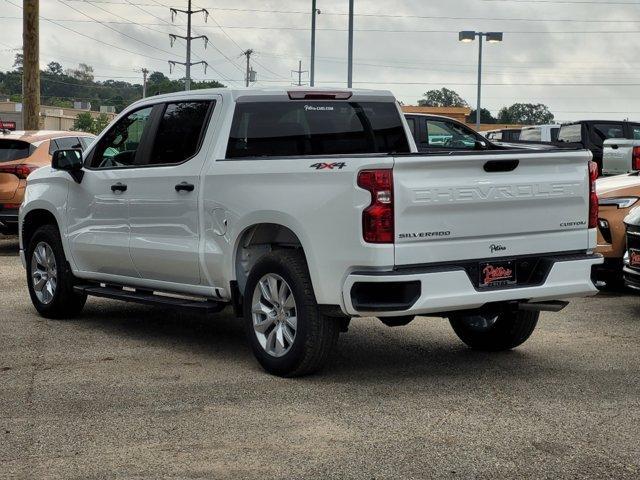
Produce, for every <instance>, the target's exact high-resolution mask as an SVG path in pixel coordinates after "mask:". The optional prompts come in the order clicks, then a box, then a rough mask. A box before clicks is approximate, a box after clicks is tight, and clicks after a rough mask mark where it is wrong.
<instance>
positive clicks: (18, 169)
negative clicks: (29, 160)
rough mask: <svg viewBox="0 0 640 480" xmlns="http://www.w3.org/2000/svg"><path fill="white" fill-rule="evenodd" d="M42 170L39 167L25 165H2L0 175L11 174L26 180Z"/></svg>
mask: <svg viewBox="0 0 640 480" xmlns="http://www.w3.org/2000/svg"><path fill="white" fill-rule="evenodd" d="M38 168H40V166H39V165H27V164H24V163H21V164H18V165H0V173H9V174H11V175H15V176H16V177H18V178H21V179H25V178H27V177H28V176H29V174H30V173H31V172H33V171H34V170H37V169H38Z"/></svg>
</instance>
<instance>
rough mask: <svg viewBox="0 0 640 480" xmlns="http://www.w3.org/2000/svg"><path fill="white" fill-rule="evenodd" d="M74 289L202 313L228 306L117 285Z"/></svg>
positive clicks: (88, 293) (215, 311)
mask: <svg viewBox="0 0 640 480" xmlns="http://www.w3.org/2000/svg"><path fill="white" fill-rule="evenodd" d="M73 289H74V290H75V291H76V292H78V293H84V294H86V295H91V296H93V297H102V298H111V299H113V300H122V301H124V302H133V303H143V304H145V305H156V306H160V307H167V308H175V309H179V310H195V311H198V312H201V313H217V312H220V311H221V310H222V309H224V307H226V306H227V304H225V303H221V302H216V301H213V300H206V299H202V300H197V299H193V298H188V297H181V296H177V295H175V296H170V295H162V294H156V293H153V292H150V291H148V290H134V289H129V288H126V289H125V288H122V287H117V286H111V285H107V286H104V287H102V286H98V285H77V286H75V287H73Z"/></svg>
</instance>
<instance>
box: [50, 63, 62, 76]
mask: <svg viewBox="0 0 640 480" xmlns="http://www.w3.org/2000/svg"><path fill="white" fill-rule="evenodd" d="M47 72H49V73H51V74H52V75H62V74H63V73H64V71H63V70H62V65H60V64H59V63H58V62H49V63H48V64H47Z"/></svg>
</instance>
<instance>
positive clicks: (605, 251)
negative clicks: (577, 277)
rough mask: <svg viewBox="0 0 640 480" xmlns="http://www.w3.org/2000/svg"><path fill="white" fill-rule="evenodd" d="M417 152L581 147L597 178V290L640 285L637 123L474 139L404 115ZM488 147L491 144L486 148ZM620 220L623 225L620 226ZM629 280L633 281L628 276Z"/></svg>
mask: <svg viewBox="0 0 640 480" xmlns="http://www.w3.org/2000/svg"><path fill="white" fill-rule="evenodd" d="M406 117H407V121H408V122H409V127H410V129H411V131H412V133H413V134H414V138H415V140H416V144H417V145H418V149H419V150H420V151H422V152H425V153H426V152H429V151H433V152H435V151H438V150H443V149H447V150H451V149H460V150H465V149H487V148H495V145H498V146H501V147H503V148H506V149H518V148H520V149H523V148H524V149H541V150H547V149H554V148H568V149H569V148H570V149H574V148H576V147H583V148H587V149H588V150H590V151H591V153H592V155H593V160H594V161H595V162H596V163H597V164H598V168H599V171H600V172H601V173H602V176H600V178H598V180H597V182H596V189H597V194H598V197H599V216H598V247H597V252H598V253H601V254H602V255H603V256H604V257H605V262H604V264H603V265H598V266H596V267H595V268H594V279H595V280H596V281H598V282H600V283H601V285H602V286H606V287H609V288H620V287H622V286H623V285H624V284H625V283H626V284H627V285H630V286H636V287H637V286H640V277H638V275H640V208H638V209H636V210H637V212H636V211H635V210H634V209H635V207H640V203H638V201H639V200H640V175H639V173H640V123H634V122H628V121H621V122H615V121H609V120H606V121H605V120H603V121H599V120H583V121H578V122H573V123H567V124H562V125H559V124H553V125H536V126H530V127H523V128H522V129H516V128H505V129H501V130H492V131H489V132H484V133H485V135H484V136H483V135H480V134H478V133H477V132H475V131H474V130H472V129H471V128H469V127H468V126H466V125H465V124H463V123H460V122H457V121H455V120H453V119H450V118H444V117H439V116H435V115H420V114H407V115H406ZM489 144H492V145H491V147H489ZM625 219H626V223H625ZM634 275H635V276H634Z"/></svg>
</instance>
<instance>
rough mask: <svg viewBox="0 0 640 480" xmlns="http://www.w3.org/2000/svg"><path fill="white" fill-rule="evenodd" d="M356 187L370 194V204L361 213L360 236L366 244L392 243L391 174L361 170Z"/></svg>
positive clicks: (390, 172) (389, 171) (388, 172)
mask: <svg viewBox="0 0 640 480" xmlns="http://www.w3.org/2000/svg"><path fill="white" fill-rule="evenodd" d="M358 186H359V187H361V188H364V189H365V190H368V191H369V192H370V193H371V204H370V205H369V206H368V207H367V208H366V209H365V210H364V212H362V236H363V238H364V241H365V242H367V243H393V235H394V228H393V226H394V225H393V224H394V222H393V172H392V171H391V170H388V169H387V170H363V171H361V172H360V173H358Z"/></svg>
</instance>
